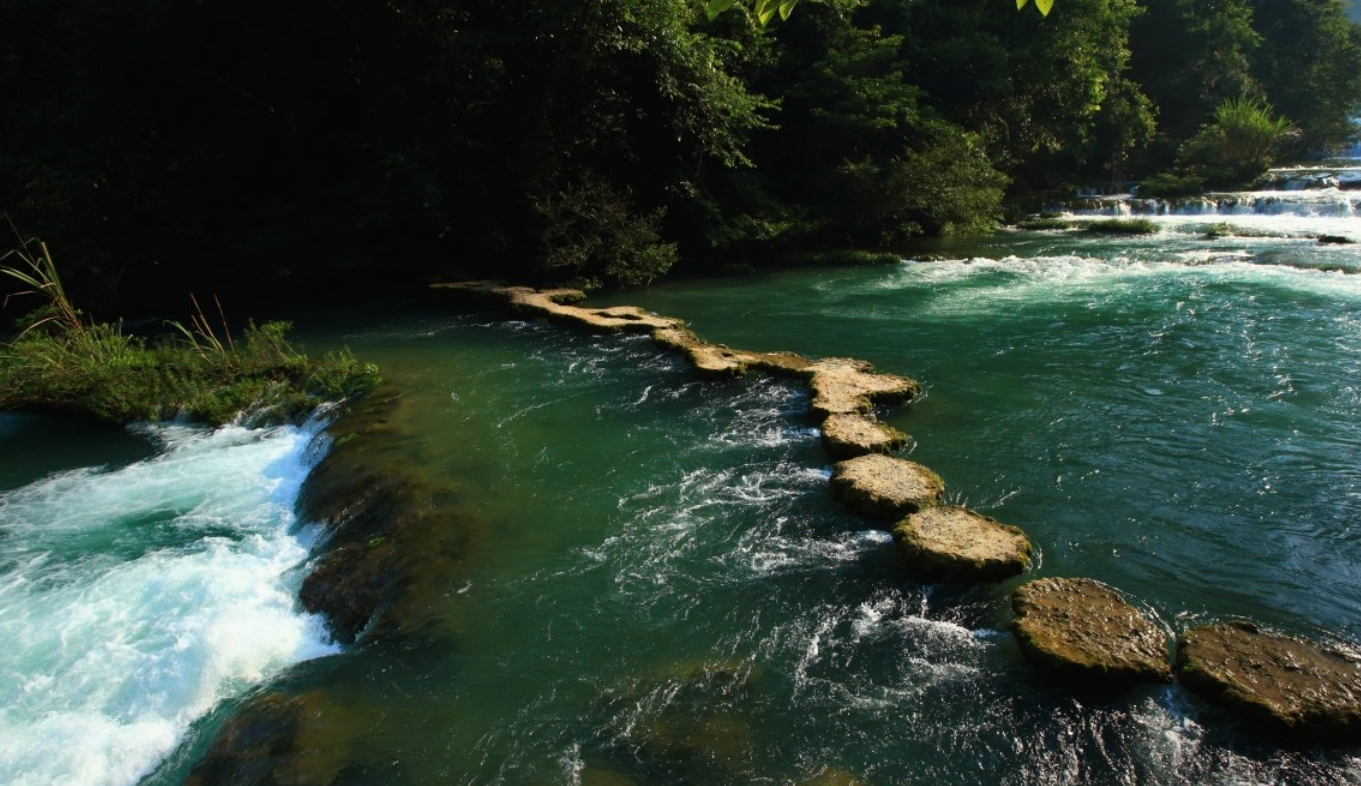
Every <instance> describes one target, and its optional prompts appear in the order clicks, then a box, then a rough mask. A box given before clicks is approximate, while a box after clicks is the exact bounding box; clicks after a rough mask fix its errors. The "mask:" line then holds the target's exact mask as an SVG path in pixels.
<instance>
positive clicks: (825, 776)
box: [798, 768, 869, 786]
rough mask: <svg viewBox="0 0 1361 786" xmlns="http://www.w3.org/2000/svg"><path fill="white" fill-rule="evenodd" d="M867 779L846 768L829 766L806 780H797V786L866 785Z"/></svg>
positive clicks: (867, 783)
mask: <svg viewBox="0 0 1361 786" xmlns="http://www.w3.org/2000/svg"><path fill="white" fill-rule="evenodd" d="M868 785H869V781H866V780H864V779H863V778H860V777H857V776H856V775H853V774H851V773H849V772H847V771H846V770H841V769H836V768H830V769H826V770H823V771H822V772H821V773H819V774H818V775H816V776H814V777H812V778H809V779H808V780H806V781H799V784H798V786H868Z"/></svg>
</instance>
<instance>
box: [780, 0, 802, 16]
mask: <svg viewBox="0 0 1361 786" xmlns="http://www.w3.org/2000/svg"><path fill="white" fill-rule="evenodd" d="M798 3H799V0H786V2H783V3H780V18H781V19H785V20H788V19H789V15H790V14H792V13H794V6H796V5H798Z"/></svg>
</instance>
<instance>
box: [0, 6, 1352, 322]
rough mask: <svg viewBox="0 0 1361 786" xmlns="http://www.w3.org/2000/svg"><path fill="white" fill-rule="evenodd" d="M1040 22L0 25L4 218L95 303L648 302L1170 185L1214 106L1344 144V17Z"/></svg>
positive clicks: (782, 15) (709, 14)
mask: <svg viewBox="0 0 1361 786" xmlns="http://www.w3.org/2000/svg"><path fill="white" fill-rule="evenodd" d="M1035 5H1036V7H1037V8H1038V9H1039V10H1040V11H1041V13H1040V14H1036V13H1022V14H1017V13H1015V12H1010V5H1006V6H1000V7H999V6H998V4H997V3H996V2H995V0H911V1H910V2H909V1H908V0H820V1H819V2H812V3H802V4H798V5H797V8H795V3H794V2H790V1H789V0H785V1H783V2H776V0H732V1H731V2H727V1H726V0H717V1H714V0H596V1H595V2H591V3H562V2H549V0H522V2H519V3H514V4H510V5H507V4H505V3H501V2H493V1H492V0H391V1H390V2H387V3H381V4H374V3H369V2H361V0H330V2H327V3H324V4H323V3H320V2H318V0H298V2H293V3H277V2H268V1H267V0H200V1H199V2H194V3H165V2H156V3H129V2H113V3H110V2H107V0H98V1H96V0H70V2H65V3H51V2H43V1H42V0H5V2H3V3H0V51H3V52H4V55H3V57H0V96H3V98H4V100H3V101H2V102H0V210H3V211H5V212H7V213H9V214H10V215H11V217H12V218H13V220H14V221H15V223H16V224H17V225H18V226H20V227H21V228H22V229H23V231H24V232H25V233H27V234H37V235H41V236H42V237H44V238H45V239H46V240H48V241H49V243H50V244H51V245H52V247H53V248H55V249H58V250H59V253H60V255H61V257H62V258H63V259H64V260H67V262H68V264H70V265H71V266H72V267H73V268H74V269H73V270H72V271H71V272H70V273H69V274H68V284H69V286H71V288H72V289H73V290H77V291H78V293H79V298H78V299H79V300H81V301H82V302H88V303H96V304H100V305H102V306H103V307H104V308H106V309H109V310H118V311H124V310H129V309H135V308H151V307H154V306H155V305H156V304H157V303H160V302H162V301H163V300H166V299H170V300H174V301H176V302H182V295H183V293H185V292H188V291H198V292H201V293H206V292H218V293H222V294H224V295H228V296H230V295H236V296H238V297H249V298H259V297H264V296H268V295H278V296H286V295H288V294H290V293H296V292H299V291H308V290H315V289H316V288H318V287H324V288H344V287H362V288H364V289H366V290H371V289H372V288H373V287H375V286H377V285H380V284H381V283H382V282H383V281H387V280H394V281H398V280H399V281H407V280H409V279H410V278H411V277H413V276H419V275H426V274H434V273H438V272H442V271H446V270H449V269H458V270H459V271H461V272H464V273H469V274H479V273H496V274H499V275H503V276H511V277H515V278H522V279H536V280H542V281H577V282H584V283H601V284H610V283H621V284H637V283H642V282H646V281H648V280H650V279H652V278H655V277H656V276H659V275H663V274H665V273H666V272H667V271H671V270H700V269H704V268H705V267H707V266H712V265H723V264H728V263H729V262H734V261H735V262H738V263H741V264H753V263H759V262H760V261H761V260H762V259H764V258H767V257H770V258H776V257H781V256H783V255H788V254H789V253H791V252H807V251H816V250H819V249H843V248H857V249H887V250H894V249H900V248H902V247H903V246H904V244H906V243H908V242H909V241H910V240H911V238H913V237H916V236H920V235H923V234H938V233H949V232H965V231H972V230H976V229H979V228H983V227H986V226H988V225H990V224H991V223H992V222H994V221H995V220H996V218H997V217H998V215H999V212H1000V210H1001V205H1002V203H1003V199H1004V198H1005V196H1006V195H1007V194H1016V193H1020V192H1024V191H1026V190H1029V189H1037V188H1052V187H1056V186H1062V185H1065V184H1074V183H1082V182H1091V181H1098V180H1099V181H1105V180H1109V179H1129V178H1137V177H1142V176H1146V175H1148V174H1151V173H1153V172H1157V171H1161V170H1164V169H1167V168H1169V167H1173V166H1178V165H1179V164H1178V162H1179V161H1182V160H1184V159H1185V157H1186V155H1188V153H1187V151H1188V150H1190V149H1191V148H1190V147H1188V145H1191V143H1192V141H1193V140H1197V139H1198V140H1200V141H1199V142H1196V144H1201V143H1203V142H1204V139H1205V138H1206V137H1204V135H1202V129H1204V128H1206V127H1209V126H1211V125H1213V124H1214V123H1216V122H1217V121H1216V111H1217V109H1218V108H1219V107H1220V106H1221V105H1222V104H1223V103H1224V102H1225V101H1226V100H1248V101H1253V102H1257V103H1258V105H1260V106H1262V107H1270V108H1272V109H1273V111H1274V112H1276V113H1278V114H1279V115H1282V116H1284V118H1285V119H1286V120H1287V121H1288V122H1289V123H1290V124H1291V127H1292V128H1294V129H1295V133H1294V134H1293V135H1292V136H1290V140H1291V141H1292V143H1293V144H1294V145H1295V146H1296V148H1297V152H1303V151H1321V150H1326V149H1329V148H1332V147H1336V146H1338V145H1340V144H1342V143H1344V142H1345V141H1347V140H1348V139H1349V138H1350V136H1351V133H1352V125H1351V118H1352V116H1353V115H1354V114H1355V113H1356V111H1357V109H1358V108H1361V38H1359V37H1358V33H1357V28H1356V26H1354V25H1352V24H1351V23H1350V22H1348V21H1347V19H1346V17H1345V13H1344V8H1343V5H1342V2H1341V0H1214V1H1213V2H1211V0H1146V2H1144V3H1141V4H1136V3H1135V2H1134V0H1064V2H1063V3H1061V4H1059V6H1058V8H1057V9H1056V10H1055V11H1054V12H1053V13H1051V14H1049V15H1048V16H1047V17H1045V16H1042V13H1043V12H1045V11H1046V10H1048V8H1049V6H1048V5H1047V4H1043V3H1039V2H1038V1H1037V3H1036V4H1035ZM1025 6H1026V3H1024V2H1021V3H1020V4H1019V6H1018V7H1025ZM775 20H779V21H778V23H776V22H775ZM765 22H770V24H763V23H765Z"/></svg>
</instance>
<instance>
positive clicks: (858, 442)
mask: <svg viewBox="0 0 1361 786" xmlns="http://www.w3.org/2000/svg"><path fill="white" fill-rule="evenodd" d="M906 445H907V435H906V434H904V433H903V432H901V431H899V430H897V429H895V428H893V427H892V426H888V425H885V424H883V423H880V422H879V421H878V420H875V419H874V417H873V416H872V415H832V416H831V417H829V418H827V420H825V421H823V423H822V446H823V448H825V449H826V450H827V453H828V454H829V455H830V456H831V457H832V458H835V459H848V458H855V457H856V456H863V455H865V454H866V453H891V452H893V451H895V450H899V449H901V448H902V447H904V446H906Z"/></svg>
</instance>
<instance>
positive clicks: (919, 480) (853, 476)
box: [832, 453, 945, 521]
mask: <svg viewBox="0 0 1361 786" xmlns="http://www.w3.org/2000/svg"><path fill="white" fill-rule="evenodd" d="M944 494H945V481H943V480H941V479H940V476H939V475H937V474H936V473H934V472H932V471H931V470H929V469H927V468H926V467H923V466H922V465H920V464H917V463H914V462H911V461H908V460H906V459H900V458H892V457H890V456H881V455H878V454H873V453H872V454H870V455H867V456H859V457H857V458H853V459H848V460H846V461H842V462H840V463H838V464H837V465H836V466H835V467H833V468H832V496H833V497H835V498H837V499H838V500H841V501H842V502H844V503H845V504H846V506H847V507H848V508H850V509H851V510H853V511H855V512H856V513H859V514H860V515H862V516H868V517H869V518H872V519H879V520H881V521H897V520H898V519H901V518H902V517H903V516H906V515H907V514H909V513H915V512H917V511H919V510H922V509H924V508H928V507H931V506H932V505H937V504H940V500H941V497H942V496H944Z"/></svg>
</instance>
